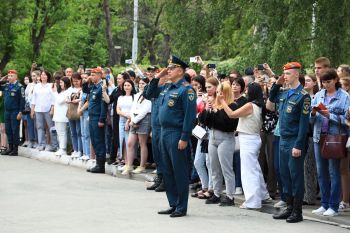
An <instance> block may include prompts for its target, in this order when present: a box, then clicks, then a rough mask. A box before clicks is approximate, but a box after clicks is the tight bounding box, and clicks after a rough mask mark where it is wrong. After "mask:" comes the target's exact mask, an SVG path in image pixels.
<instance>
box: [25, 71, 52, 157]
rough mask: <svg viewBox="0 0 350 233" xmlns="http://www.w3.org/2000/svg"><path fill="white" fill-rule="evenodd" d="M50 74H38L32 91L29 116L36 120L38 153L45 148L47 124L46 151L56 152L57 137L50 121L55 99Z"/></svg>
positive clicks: (45, 72) (44, 72)
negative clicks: (49, 142) (48, 139)
mask: <svg viewBox="0 0 350 233" xmlns="http://www.w3.org/2000/svg"><path fill="white" fill-rule="evenodd" d="M50 79H51V74H50V73H49V72H47V71H45V70H44V71H42V72H41V74H40V83H38V84H36V85H35V87H34V90H33V96H32V103H31V104H32V109H31V113H30V116H31V118H32V119H34V116H35V120H36V127H37V130H38V143H39V147H38V149H39V151H42V150H44V149H45V147H46V141H45V124H47V126H48V129H49V132H50V138H51V146H49V147H47V148H46V149H47V150H49V151H56V148H57V146H58V145H57V137H56V134H55V132H54V131H55V130H54V123H53V121H52V118H51V117H52V115H53V111H54V104H55V98H54V96H53V92H52V87H53V85H52V83H50Z"/></svg>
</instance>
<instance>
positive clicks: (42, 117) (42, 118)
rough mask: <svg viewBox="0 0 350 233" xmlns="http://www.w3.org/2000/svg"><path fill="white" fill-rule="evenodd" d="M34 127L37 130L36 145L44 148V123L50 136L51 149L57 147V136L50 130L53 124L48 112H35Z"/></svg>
mask: <svg viewBox="0 0 350 233" xmlns="http://www.w3.org/2000/svg"><path fill="white" fill-rule="evenodd" d="M35 119H36V127H37V130H38V143H39V145H40V146H45V144H46V140H45V123H46V124H47V126H48V128H49V131H50V136H51V147H52V148H53V149H55V148H57V147H58V142H57V136H56V135H55V133H54V132H53V131H52V130H51V129H52V127H54V123H53V121H52V118H51V116H50V113H49V112H35Z"/></svg>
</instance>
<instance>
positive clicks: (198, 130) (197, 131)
mask: <svg viewBox="0 0 350 233" xmlns="http://www.w3.org/2000/svg"><path fill="white" fill-rule="evenodd" d="M192 135H193V136H195V137H196V138H197V139H204V138H205V137H206V136H207V131H206V130H205V129H204V128H203V127H202V126H200V125H196V127H194V129H193V130H192Z"/></svg>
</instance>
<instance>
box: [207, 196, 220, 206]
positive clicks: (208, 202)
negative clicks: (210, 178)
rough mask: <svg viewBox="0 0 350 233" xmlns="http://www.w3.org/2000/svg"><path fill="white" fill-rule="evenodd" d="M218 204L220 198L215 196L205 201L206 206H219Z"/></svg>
mask: <svg viewBox="0 0 350 233" xmlns="http://www.w3.org/2000/svg"><path fill="white" fill-rule="evenodd" d="M218 203H220V197H217V196H215V194H213V196H212V197H211V198H209V199H207V200H206V201H205V204H218Z"/></svg>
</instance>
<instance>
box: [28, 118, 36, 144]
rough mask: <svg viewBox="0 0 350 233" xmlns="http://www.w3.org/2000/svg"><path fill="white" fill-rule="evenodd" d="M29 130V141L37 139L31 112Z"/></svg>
mask: <svg viewBox="0 0 350 233" xmlns="http://www.w3.org/2000/svg"><path fill="white" fill-rule="evenodd" d="M27 130H28V139H29V141H31V142H34V141H36V131H35V121H34V120H33V119H32V118H31V117H30V115H29V114H28V115H27Z"/></svg>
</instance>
